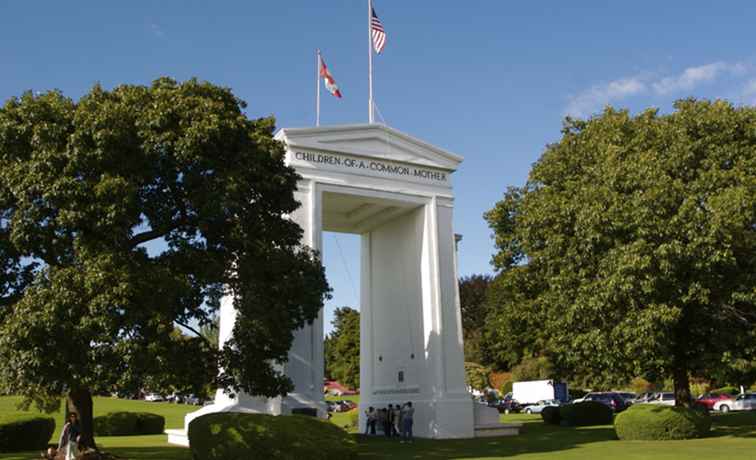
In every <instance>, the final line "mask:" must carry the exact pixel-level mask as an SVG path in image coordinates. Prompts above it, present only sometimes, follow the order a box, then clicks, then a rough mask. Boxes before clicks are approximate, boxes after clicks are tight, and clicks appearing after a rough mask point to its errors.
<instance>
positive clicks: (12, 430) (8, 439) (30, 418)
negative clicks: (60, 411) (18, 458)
mask: <svg viewBox="0 0 756 460" xmlns="http://www.w3.org/2000/svg"><path fill="white" fill-rule="evenodd" d="M54 431H55V420H54V419H53V418H52V417H41V416H38V415H18V414H12V413H11V414H3V415H0V452H18V451H24V450H27V451H28V450H42V449H44V448H46V447H47V444H48V442H50V436H52V434H53V432H54Z"/></svg>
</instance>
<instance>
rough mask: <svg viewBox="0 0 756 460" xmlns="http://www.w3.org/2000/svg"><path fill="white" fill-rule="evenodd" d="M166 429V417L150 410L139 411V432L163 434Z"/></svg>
mask: <svg viewBox="0 0 756 460" xmlns="http://www.w3.org/2000/svg"><path fill="white" fill-rule="evenodd" d="M164 431H165V417H163V416H161V415H158V414H151V413H149V412H137V433H139V434H163V432H164Z"/></svg>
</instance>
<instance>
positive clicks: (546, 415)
mask: <svg viewBox="0 0 756 460" xmlns="http://www.w3.org/2000/svg"><path fill="white" fill-rule="evenodd" d="M541 418H542V419H543V421H544V422H545V423H548V424H549V425H559V424H560V423H561V422H562V415H561V412H560V411H559V407H557V406H547V407H544V408H543V410H542V411H541Z"/></svg>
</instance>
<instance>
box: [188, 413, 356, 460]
mask: <svg viewBox="0 0 756 460" xmlns="http://www.w3.org/2000/svg"><path fill="white" fill-rule="evenodd" d="M189 442H190V444H191V451H192V456H193V458H195V459H196V460H257V459H259V460H279V459H280V460H299V459H303V458H307V459H311V460H353V459H356V458H357V449H356V443H355V441H354V440H353V439H352V438H351V437H350V436H349V435H348V434H347V433H346V432H345V431H344V430H342V429H341V428H339V427H337V426H335V425H333V424H331V423H328V422H324V421H322V420H318V419H315V418H312V417H305V416H298V415H293V416H278V417H274V416H270V415H263V414H241V413H216V414H207V415H203V416H201V417H198V418H196V419H194V420H192V422H191V423H190V424H189Z"/></svg>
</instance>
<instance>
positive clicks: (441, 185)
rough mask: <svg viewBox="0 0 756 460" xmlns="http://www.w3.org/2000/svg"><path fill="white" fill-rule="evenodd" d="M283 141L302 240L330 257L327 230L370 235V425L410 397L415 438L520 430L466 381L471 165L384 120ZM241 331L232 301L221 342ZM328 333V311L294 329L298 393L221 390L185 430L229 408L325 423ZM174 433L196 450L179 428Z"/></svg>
mask: <svg viewBox="0 0 756 460" xmlns="http://www.w3.org/2000/svg"><path fill="white" fill-rule="evenodd" d="M276 139H278V140H280V141H282V142H283V143H284V144H285V145H286V162H287V163H288V164H289V165H290V166H292V167H294V168H295V169H296V170H297V172H298V173H299V174H300V175H301V176H302V179H301V181H300V182H299V183H298V189H297V191H296V192H295V193H296V198H297V200H298V201H299V202H301V203H302V206H301V207H300V208H299V209H298V210H297V211H296V212H295V213H294V214H293V215H292V218H293V219H294V220H295V221H296V222H297V223H298V224H299V225H300V226H301V227H302V228H303V230H304V237H303V239H304V243H305V244H307V245H308V246H310V247H312V248H314V249H315V250H318V251H321V250H322V232H323V231H335V232H345V233H356V234H359V235H361V239H362V251H361V258H362V261H361V293H360V318H361V319H360V385H361V388H360V408H359V411H360V426H361V427H364V426H365V420H364V410H365V409H367V408H368V407H369V406H374V407H377V408H383V407H386V406H387V405H388V404H397V403H404V402H407V401H412V403H413V406H414V408H415V422H414V432H415V435H416V436H420V437H427V438H470V437H473V436H474V435H476V434H477V435H481V434H511V432H507V431H506V430H504V431H502V428H503V427H501V426H499V425H496V423H497V421H498V413H497V412H496V411H495V410H493V411H488V412H486V413H485V414H484V413H482V412H483V409H484V408H482V407H478V406H480V405H477V404H475V405H474V404H473V402H472V399H471V396H470V393H469V392H468V391H467V388H466V385H465V373H464V362H463V361H464V355H463V345H462V324H461V318H460V309H459V292H458V285H457V258H456V250H455V235H454V232H453V229H452V213H453V204H454V196H453V192H452V173H453V172H454V171H455V170H456V169H457V167H458V166H459V164H460V163H461V161H462V158H461V157H459V156H457V155H454V154H452V153H449V152H446V151H444V150H442V149H440V148H438V147H434V146H432V145H430V144H428V143H425V142H423V141H420V140H418V139H415V138H413V137H411V136H408V135H406V134H404V133H401V132H399V131H397V130H395V129H392V128H388V127H386V126H382V125H377V124H367V125H344V126H330V127H315V128H297V129H281V130H280V131H279V132H278V133H277V134H276ZM233 323H234V311H233V307H232V305H231V303H230V300H228V301H224V302H222V306H221V330H220V338H221V342H223V341H224V340H226V339H227V338H228V337H229V336H230V334H231V330H232V328H233ZM323 334H324V332H323V315H322V312H321V314H320V316H319V317H318V318H317V319H316V320H315V321H314V322H313V324H312V325H308V326H306V327H304V328H303V329H301V330H299V331H298V332H297V333H296V335H295V340H294V344H293V346H292V349H291V351H290V352H289V360H288V362H287V363H286V364H285V365H284V371H285V373H286V375H287V376H289V377H290V378H291V379H292V381H293V383H294V387H295V389H294V391H293V392H292V393H291V394H289V395H288V396H286V397H285V398H274V399H265V398H253V397H250V396H247V395H244V394H238V395H235V396H234V397H230V396H229V395H227V394H225V393H223V392H222V391H219V392H218V394H217V395H216V399H215V403H214V404H213V405H211V406H206V407H205V408H203V409H201V410H200V411H197V412H194V413H192V414H189V415H188V416H187V418H186V425H187V427H188V423H189V421H191V420H192V419H193V418H194V417H196V416H198V415H201V414H203V413H208V412H219V411H251V412H265V413H271V414H288V413H291V412H292V410H295V409H299V408H316V409H317V410H318V412H319V414H320V415H322V416H325V404H324V399H323V338H324V337H323ZM476 427H477V428H476ZM494 427H495V428H496V429H493V428H494ZM486 430H487V431H486ZM510 431H511V430H510ZM169 435H171V436H170V437H169V438H170V440H171V441H172V442H176V443H184V444H185V443H186V440H185V438H183V439H181V438H180V436H181V435H183V436H185V434H183V433H181V432H179V431H171V432H169Z"/></svg>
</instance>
